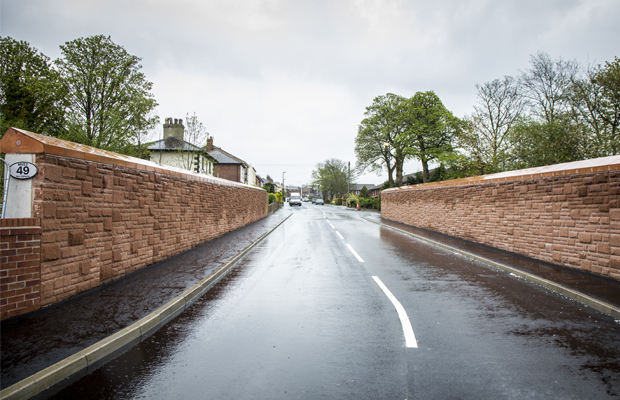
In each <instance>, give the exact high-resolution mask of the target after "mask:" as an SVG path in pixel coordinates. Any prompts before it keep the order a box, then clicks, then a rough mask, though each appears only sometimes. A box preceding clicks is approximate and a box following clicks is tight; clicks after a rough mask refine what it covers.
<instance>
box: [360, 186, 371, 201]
mask: <svg viewBox="0 0 620 400" xmlns="http://www.w3.org/2000/svg"><path fill="white" fill-rule="evenodd" d="M360 198H361V199H369V198H370V192H369V191H368V188H367V187H366V185H364V186H363V187H362V189H361V190H360Z"/></svg>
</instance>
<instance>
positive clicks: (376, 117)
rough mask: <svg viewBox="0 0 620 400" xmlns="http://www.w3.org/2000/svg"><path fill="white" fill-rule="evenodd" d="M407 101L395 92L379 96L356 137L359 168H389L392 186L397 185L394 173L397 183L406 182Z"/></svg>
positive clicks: (387, 169)
mask: <svg viewBox="0 0 620 400" xmlns="http://www.w3.org/2000/svg"><path fill="white" fill-rule="evenodd" d="M405 100H406V99H405V98H404V97H402V96H398V95H395V94H392V93H388V94H386V95H382V96H377V97H375V99H374V100H373V103H372V104H371V105H370V106H368V107H366V112H365V113H364V115H365V116H366V118H364V120H362V122H361V123H360V125H359V127H358V133H357V137H356V138H355V156H356V158H357V171H358V172H360V173H361V172H363V171H364V170H366V169H370V170H371V171H372V172H376V173H381V172H382V171H383V170H384V169H385V170H386V171H387V173H388V181H389V182H390V184H391V185H394V175H393V174H394V173H395V174H396V182H401V181H402V177H403V164H404V162H405V160H406V159H407V157H408V155H407V153H406V152H405V148H406V143H405V142H404V141H403V140H402V139H403V137H402V134H403V133H404V130H405V125H404V124H403V121H402V118H401V117H402V115H401V109H400V105H401V104H402V103H403V102H404V101H405Z"/></svg>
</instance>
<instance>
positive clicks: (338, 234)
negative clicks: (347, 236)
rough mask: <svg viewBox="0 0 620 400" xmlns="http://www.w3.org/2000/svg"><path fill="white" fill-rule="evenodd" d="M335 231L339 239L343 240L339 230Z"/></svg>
mask: <svg viewBox="0 0 620 400" xmlns="http://www.w3.org/2000/svg"><path fill="white" fill-rule="evenodd" d="M336 233H337V234H338V236H339V237H340V239H342V240H344V237H342V235H341V234H340V232H338V231H336Z"/></svg>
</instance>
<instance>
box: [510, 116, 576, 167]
mask: <svg viewBox="0 0 620 400" xmlns="http://www.w3.org/2000/svg"><path fill="white" fill-rule="evenodd" d="M585 137H586V135H585V134H584V132H583V126H581V125H579V124H575V123H574V121H573V120H572V119H571V118H569V117H568V116H567V115H565V116H563V117H562V118H556V120H555V121H554V122H553V123H550V122H546V121H537V120H534V119H531V118H524V119H522V120H521V121H519V122H518V123H517V124H516V125H515V128H514V130H513V131H512V133H511V139H510V141H511V143H512V145H511V147H512V149H511V160H510V164H509V170H513V169H521V168H532V167H540V166H544V165H552V164H559V163H565V162H571V161H578V160H583V159H585V158H587V157H586V143H585V141H584V138H585Z"/></svg>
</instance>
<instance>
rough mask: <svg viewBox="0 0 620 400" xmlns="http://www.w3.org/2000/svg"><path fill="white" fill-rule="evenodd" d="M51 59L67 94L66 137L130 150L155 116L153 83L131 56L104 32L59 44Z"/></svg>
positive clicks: (101, 145)
mask: <svg viewBox="0 0 620 400" xmlns="http://www.w3.org/2000/svg"><path fill="white" fill-rule="evenodd" d="M60 49H61V51H62V58H60V59H58V60H56V65H57V67H58V70H59V72H60V75H61V77H62V80H63V84H64V87H65V90H66V92H67V93H68V96H67V100H68V106H67V120H68V125H67V128H68V132H67V134H66V138H67V139H69V140H72V141H74V142H78V143H83V144H87V145H89V146H93V147H98V148H102V149H107V150H112V151H116V152H121V153H126V154H127V153H130V154H131V153H133V152H135V148H134V146H135V144H136V139H135V138H136V137H137V136H139V135H140V133H141V132H146V131H148V130H149V129H151V128H152V127H153V126H154V125H155V124H157V122H158V118H157V116H154V115H153V114H152V111H153V110H154V109H155V107H156V106H157V102H156V101H155V99H154V98H153V95H152V94H151V93H150V90H151V88H152V86H153V84H152V83H151V82H149V81H147V80H146V77H145V76H144V74H143V73H142V72H140V69H141V68H142V66H141V65H140V64H139V62H140V58H138V57H136V56H133V55H131V54H129V53H127V51H126V50H125V49H124V48H123V47H122V46H119V45H117V44H115V43H114V42H112V40H111V38H110V37H109V36H108V37H106V36H104V35H98V36H91V37H87V38H79V39H76V40H73V41H70V42H67V43H65V44H64V45H62V46H60Z"/></svg>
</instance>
